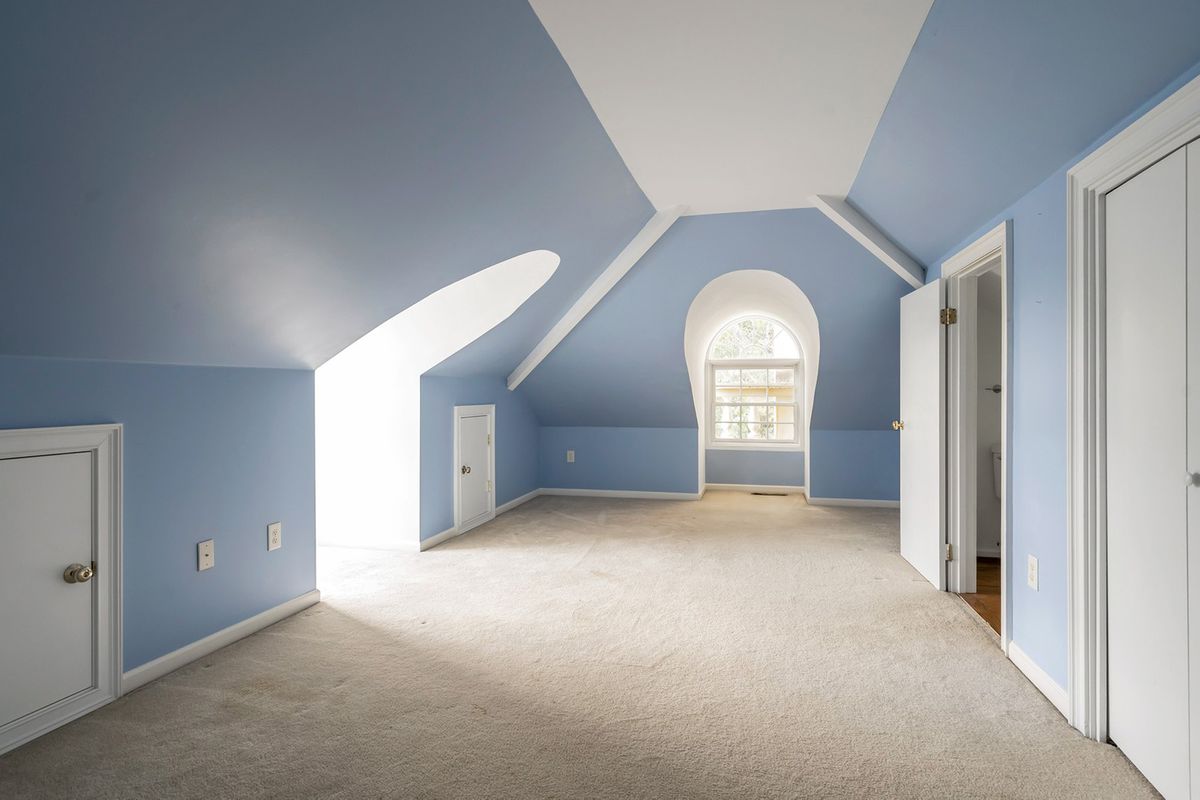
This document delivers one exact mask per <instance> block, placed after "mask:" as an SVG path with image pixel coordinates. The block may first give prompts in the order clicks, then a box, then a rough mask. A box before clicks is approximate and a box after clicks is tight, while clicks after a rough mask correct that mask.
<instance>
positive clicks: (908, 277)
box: [810, 194, 925, 289]
mask: <svg viewBox="0 0 1200 800" xmlns="http://www.w3.org/2000/svg"><path fill="white" fill-rule="evenodd" d="M810 199H811V202H812V205H813V208H816V209H819V210H820V211H821V213H822V214H824V215H825V216H827V217H829V219H830V220H832V221H833V223H834V224H835V225H837V226H838V227H839V228H841V229H842V230H844V231H845V232H846V233H848V234H850V236H851V237H853V238H854V240H855V241H856V242H858V243H859V244H861V245H862V246H863V247H865V248H866V249H867V250H868V251H869V252H870V253H871V255H873V256H875V257H876V258H878V259H879V260H880V261H882V262H883V265H884V266H886V267H887V268H888V269H890V270H891V271H892V272H894V273H896V274H897V275H899V276H900V277H901V278H902V279H904V280H905V281H906V282H907V283H908V285H909V286H912V287H913V288H914V289H919V288H921V287H922V286H924V285H925V267H923V266H921V265H920V264H918V263H917V262H916V261H914V260H913V259H912V257H911V256H909V255H908V253H905V252H904V251H903V250H901V249H900V247H899V246H898V245H897V244H896V243H895V242H893V241H892V240H891V239H889V238H888V236H887V234H885V233H884V232H883V231H881V230H879V228H877V227H875V226H874V225H873V224H872V223H871V221H870V220H868V219H867V218H866V217H864V216H863V215H862V214H860V213H859V211H858V209H856V208H854V206H852V205H850V204H849V203H848V202H846V199H845V198H844V197H833V196H831V195H823V194H815V195H813V196H812V197H811V198H810Z"/></svg>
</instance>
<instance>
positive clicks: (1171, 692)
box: [1105, 149, 1200, 798]
mask: <svg viewBox="0 0 1200 800" xmlns="http://www.w3.org/2000/svg"><path fill="white" fill-rule="evenodd" d="M1187 161H1188V154H1187V152H1186V150H1183V149H1181V150H1178V151H1176V152H1175V153H1173V154H1172V155H1170V156H1168V157H1167V158H1165V159H1163V160H1162V161H1159V162H1158V163H1157V164H1155V165H1154V166H1152V167H1150V168H1149V169H1146V170H1145V171H1143V172H1141V173H1139V174H1138V175H1136V176H1134V177H1133V178H1132V179H1130V180H1129V181H1127V182H1125V183H1124V184H1122V185H1121V186H1119V187H1117V188H1116V189H1114V190H1112V191H1111V192H1109V193H1108V194H1107V196H1106V198H1105V264H1106V274H1105V280H1106V291H1105V297H1106V303H1105V305H1106V308H1105V323H1106V342H1105V349H1106V377H1105V380H1106V387H1105V388H1106V396H1107V403H1106V410H1105V419H1106V423H1105V424H1106V447H1107V459H1106V463H1107V484H1108V486H1107V503H1108V514H1107V531H1108V536H1107V543H1108V557H1107V563H1108V568H1107V579H1108V725H1109V737H1110V738H1111V739H1112V741H1113V743H1114V744H1116V745H1117V746H1118V747H1119V748H1121V750H1122V751H1123V752H1124V753H1125V755H1126V756H1128V757H1129V759H1130V761H1132V762H1133V763H1134V765H1136V766H1137V768H1138V769H1139V770H1141V772H1142V773H1143V774H1144V775H1145V776H1146V778H1147V779H1149V781H1150V782H1151V783H1153V784H1154V786H1155V788H1157V789H1158V790H1159V791H1160V792H1162V794H1163V795H1164V796H1165V797H1167V798H1186V797H1189V796H1190V795H1191V793H1192V791H1191V787H1190V763H1189V761H1190V756H1189V749H1190V742H1189V732H1188V727H1189V722H1188V718H1189V705H1188V703H1189V701H1188V698H1189V674H1188V669H1189V668H1188V649H1189V623H1188V603H1189V589H1188V587H1189V579H1191V580H1193V581H1194V580H1195V578H1196V577H1197V576H1195V575H1192V576H1189V566H1188V560H1189V542H1188V539H1189V530H1188V529H1189V525H1188V507H1189V503H1192V504H1194V503H1196V502H1197V499H1196V492H1197V491H1198V490H1197V489H1196V488H1195V487H1194V486H1193V485H1192V484H1193V483H1194V481H1193V480H1192V476H1191V472H1193V471H1196V470H1200V462H1197V461H1195V460H1194V458H1193V459H1192V460H1191V461H1190V462H1189V453H1188V430H1189V425H1188V421H1189V420H1188V405H1189V391H1188V382H1189V377H1190V379H1191V380H1192V381H1195V380H1196V379H1198V378H1200V374H1192V375H1190V376H1189V369H1188V356H1189V354H1188V346H1187V345H1188V338H1189V336H1192V337H1193V338H1195V335H1196V333H1197V327H1200V325H1198V324H1192V325H1190V326H1189V315H1188V293H1189V284H1190V283H1193V284H1194V282H1193V281H1189V276H1188V272H1189V270H1188V265H1187V252H1188V237H1187V213H1188V212H1187ZM1196 246H1200V241H1198V242H1196ZM1191 288H1192V289H1193V290H1194V289H1195V286H1194V285H1193V286H1192V287H1191ZM1193 319H1195V318H1194V317H1193ZM1196 399H1197V393H1196V392H1192V393H1191V400H1192V402H1193V403H1194V402H1195V400H1196ZM1192 419H1193V422H1194V423H1195V424H1200V416H1194V417H1193V418H1192ZM1189 463H1190V464H1191V466H1190V467H1189ZM1192 555H1193V558H1194V556H1195V554H1194V553H1193V554H1192ZM1196 688H1197V689H1200V686H1197V687H1196Z"/></svg>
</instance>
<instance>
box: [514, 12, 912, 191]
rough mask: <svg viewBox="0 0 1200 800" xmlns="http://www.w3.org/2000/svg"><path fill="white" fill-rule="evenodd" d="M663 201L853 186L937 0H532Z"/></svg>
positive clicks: (648, 187) (636, 169)
mask: <svg viewBox="0 0 1200 800" xmlns="http://www.w3.org/2000/svg"><path fill="white" fill-rule="evenodd" d="M531 2H532V4H533V7H534V9H535V10H536V11H537V13H538V16H539V17H540V18H541V20H542V22H543V23H545V25H546V29H547V30H548V31H549V32H550V35H551V36H552V37H553V38H554V41H555V43H557V44H558V47H559V49H560V50H562V53H563V55H564V57H565V58H566V60H567V63H568V64H570V65H571V69H572V70H573V71H574V73H575V76H576V77H577V78H578V79H579V84H580V85H581V86H582V87H583V91H584V92H585V93H586V94H587V97H588V99H589V100H590V101H591V103H592V106H593V107H594V108H595V109H596V112H597V114H598V115H599V117H600V120H601V121H602V122H603V123H604V127H605V129H606V130H607V131H608V133H609V135H610V136H611V137H612V139H613V142H614V143H615V144H616V146H617V149H618V150H619V151H620V153H621V155H622V156H624V158H625V162H626V163H627V164H628V165H629V168H630V169H631V170H632V171H633V174H634V177H636V178H637V180H638V183H639V184H640V185H641V187H642V188H643V189H644V190H645V191H646V194H647V196H648V197H649V198H650V200H651V201H652V202H653V203H654V205H655V206H656V207H657V208H660V209H662V208H668V207H670V206H675V205H686V206H688V207H689V208H690V209H691V210H692V211H693V212H695V213H710V212H724V211H751V210H758V209H771V208H795V207H799V206H805V205H808V198H809V197H810V196H811V195H814V194H832V195H838V196H844V195H845V194H846V193H847V192H848V191H849V189H850V184H851V183H852V182H853V180H854V176H855V175H856V174H857V172H858V168H859V164H860V163H861V161H862V157H863V154H864V153H865V152H866V149H867V145H868V143H869V142H870V140H871V134H872V132H873V131H874V130H875V125H876V123H877V122H878V121H879V117H880V115H881V114H882V113H883V109H884V106H885V104H886V103H887V99H888V96H889V95H890V94H891V91H892V88H893V86H894V85H895V81H896V78H897V76H898V75H899V74H900V69H901V67H903V65H904V61H905V58H906V57H907V56H908V53H909V50H910V49H911V48H912V44H913V41H914V39H915V38H916V36H917V32H918V31H919V30H920V28H921V23H922V21H923V20H924V19H925V14H926V12H927V11H928V10H929V5H930V0H889V2H884V3H881V2H878V0H805V1H804V2H797V1H796V0H745V1H744V2H729V1H728V0H650V1H649V2H648V1H647V0H605V1H604V2H594V0H531Z"/></svg>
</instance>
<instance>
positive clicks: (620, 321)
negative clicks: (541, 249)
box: [517, 209, 912, 430]
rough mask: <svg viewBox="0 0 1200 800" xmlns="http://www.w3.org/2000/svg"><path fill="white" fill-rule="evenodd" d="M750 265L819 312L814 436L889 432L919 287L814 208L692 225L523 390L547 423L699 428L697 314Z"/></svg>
mask: <svg viewBox="0 0 1200 800" xmlns="http://www.w3.org/2000/svg"><path fill="white" fill-rule="evenodd" d="M739 269H766V270H773V271H775V272H778V273H780V274H781V275H784V276H785V277H787V278H790V279H791V280H792V281H793V282H794V283H795V284H796V285H797V286H799V287H800V289H801V290H802V291H803V292H804V293H805V294H806V295H808V298H809V299H810V300H811V301H812V304H813V307H814V308H815V309H816V312H817V319H818V322H819V324H820V330H821V364H820V374H819V376H818V378H817V391H816V398H815V400H814V402H813V414H812V428H813V429H828V430H873V429H878V430H885V429H887V426H888V423H889V422H890V421H891V420H892V418H893V417H894V416H895V415H896V413H897V410H898V408H899V402H900V368H899V358H900V352H899V336H898V331H899V330H900V303H899V299H900V297H901V296H903V295H904V294H906V293H908V292H909V291H911V290H912V288H911V287H910V286H909V285H908V284H907V283H905V282H904V281H902V280H901V279H900V278H899V277H897V276H896V274H895V273H893V272H892V271H891V270H889V269H888V268H887V267H885V266H884V265H882V264H881V263H879V261H878V260H877V259H876V258H875V257H874V256H872V255H871V254H870V253H868V252H867V251H866V250H864V249H863V248H862V247H861V246H860V245H859V244H858V243H857V242H855V241H854V240H853V239H851V238H850V237H849V236H848V235H847V234H846V233H844V232H843V231H842V230H841V229H840V228H838V227H837V226H836V225H834V224H833V223H832V222H830V221H829V220H828V219H827V218H826V217H825V216H824V215H823V214H821V213H820V212H819V211H817V210H815V209H796V210H786V211H759V212H751V213H744V214H716V215H709V216H695V217H683V218H681V219H680V220H679V221H678V222H676V223H675V225H674V226H673V227H672V228H671V229H670V230H669V231H667V233H666V234H665V235H664V236H663V237H662V238H661V239H660V240H659V241H658V243H657V244H655V245H654V247H653V248H651V249H650V251H649V252H648V253H647V254H646V255H645V256H644V257H643V258H642V260H641V261H640V262H639V263H638V264H637V265H636V266H635V267H634V268H633V269H632V270H631V271H630V272H629V274H627V275H626V276H625V277H624V278H623V279H622V280H621V282H620V283H618V284H617V285H616V286H615V287H614V288H613V289H612V291H610V292H609V293H608V295H606V296H605V297H604V299H603V300H601V301H600V303H599V305H597V306H596V308H594V309H593V310H592V312H591V313H590V314H588V316H586V317H584V319H583V321H582V322H580V323H579V325H578V326H576V328H575V329H574V330H573V331H571V333H570V334H569V335H568V336H567V338H566V339H564V340H563V342H562V344H560V345H559V346H558V348H557V349H555V350H554V352H552V353H551V354H550V355H549V356H547V358H546V360H545V361H543V362H542V363H541V365H540V366H538V368H537V369H535V370H534V371H533V373H532V374H530V376H529V377H528V378H526V379H525V382H524V383H522V384H521V386H520V387H519V388H518V389H517V391H518V392H524V393H526V394H527V396H528V398H529V400H530V403H531V404H532V406H533V409H534V411H535V413H536V414H537V416H538V421H539V422H540V423H541V424H542V425H550V426H553V425H568V426H569V425H580V426H587V425H594V426H601V427H608V426H612V427H661V428H670V427H695V425H696V413H695V408H694V407H693V405H692V390H691V384H690V382H689V380H688V372H687V364H686V363H685V361H684V352H683V330H684V324H685V322H686V319H687V312H688V308H689V307H690V306H691V304H692V300H693V299H695V297H696V294H697V293H698V292H699V291H700V290H701V289H702V288H704V286H705V285H706V284H707V283H708V282H709V281H711V280H712V279H713V278H716V277H717V276H719V275H723V274H725V273H727V272H732V271H733V270H739Z"/></svg>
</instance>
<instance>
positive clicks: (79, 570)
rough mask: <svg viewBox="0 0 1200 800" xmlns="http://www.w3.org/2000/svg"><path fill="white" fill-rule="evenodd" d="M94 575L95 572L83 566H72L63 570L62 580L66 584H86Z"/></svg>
mask: <svg viewBox="0 0 1200 800" xmlns="http://www.w3.org/2000/svg"><path fill="white" fill-rule="evenodd" d="M95 574H96V571H95V570H94V569H92V568H91V567H85V566H84V565H83V564H72V565H71V566H69V567H67V568H66V569H65V570H63V580H64V581H66V582H67V583H87V582H88V581H90V580H91V579H92V576H93V575H95Z"/></svg>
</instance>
